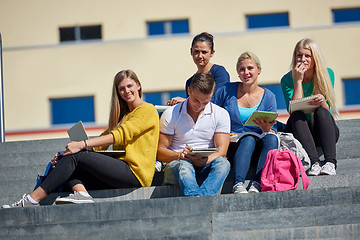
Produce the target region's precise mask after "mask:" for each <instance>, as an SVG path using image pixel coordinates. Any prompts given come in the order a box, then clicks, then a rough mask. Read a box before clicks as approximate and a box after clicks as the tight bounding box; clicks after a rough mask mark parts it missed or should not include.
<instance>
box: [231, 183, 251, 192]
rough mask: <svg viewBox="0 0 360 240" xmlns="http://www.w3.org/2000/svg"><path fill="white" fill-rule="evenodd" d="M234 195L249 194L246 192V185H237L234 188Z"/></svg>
mask: <svg viewBox="0 0 360 240" xmlns="http://www.w3.org/2000/svg"><path fill="white" fill-rule="evenodd" d="M233 193H234V194H238V193H248V191H247V190H246V187H245V185H244V183H242V182H239V183H237V184H235V185H234V186H233Z"/></svg>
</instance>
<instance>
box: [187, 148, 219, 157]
mask: <svg viewBox="0 0 360 240" xmlns="http://www.w3.org/2000/svg"><path fill="white" fill-rule="evenodd" d="M218 151H220V149H219V148H201V149H200V148H198V149H195V148H193V149H192V150H191V151H189V152H188V154H189V155H195V154H197V153H198V154H200V156H201V157H207V156H209V155H210V154H212V153H215V152H218Z"/></svg>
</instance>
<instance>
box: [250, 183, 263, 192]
mask: <svg viewBox="0 0 360 240" xmlns="http://www.w3.org/2000/svg"><path fill="white" fill-rule="evenodd" d="M260 191H261V186H260V183H259V182H257V181H253V182H252V183H251V186H250V188H249V193H258V192H260Z"/></svg>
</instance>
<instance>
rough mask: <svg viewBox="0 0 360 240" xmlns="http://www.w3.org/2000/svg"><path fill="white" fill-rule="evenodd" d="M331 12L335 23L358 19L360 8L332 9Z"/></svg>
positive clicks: (359, 17)
mask: <svg viewBox="0 0 360 240" xmlns="http://www.w3.org/2000/svg"><path fill="white" fill-rule="evenodd" d="M332 12H333V21H334V22H335V23H339V22H356V21H360V8H347V9H333V10H332Z"/></svg>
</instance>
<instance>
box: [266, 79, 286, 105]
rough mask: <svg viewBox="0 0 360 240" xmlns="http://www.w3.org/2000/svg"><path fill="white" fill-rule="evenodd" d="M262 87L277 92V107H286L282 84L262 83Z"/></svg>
mask: <svg viewBox="0 0 360 240" xmlns="http://www.w3.org/2000/svg"><path fill="white" fill-rule="evenodd" d="M262 87H263V88H267V89H269V90H270V91H271V92H273V93H274V94H275V97H276V105H277V109H286V104H285V100H284V95H283V92H282V89H281V86H280V84H269V85H262Z"/></svg>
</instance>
